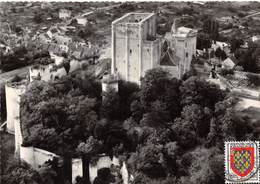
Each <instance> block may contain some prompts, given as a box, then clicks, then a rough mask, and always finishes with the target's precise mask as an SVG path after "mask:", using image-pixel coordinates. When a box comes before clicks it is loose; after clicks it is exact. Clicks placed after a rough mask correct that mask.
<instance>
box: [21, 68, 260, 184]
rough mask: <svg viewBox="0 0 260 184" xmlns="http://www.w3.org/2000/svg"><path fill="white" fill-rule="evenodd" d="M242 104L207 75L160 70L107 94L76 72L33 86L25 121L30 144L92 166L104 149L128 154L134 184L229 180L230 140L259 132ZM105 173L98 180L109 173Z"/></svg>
mask: <svg viewBox="0 0 260 184" xmlns="http://www.w3.org/2000/svg"><path fill="white" fill-rule="evenodd" d="M120 90H121V91H120ZM93 91H95V92H93ZM236 102H237V100H236V99H233V98H231V97H230V95H228V93H227V92H225V91H222V90H220V88H219V87H218V86H216V85H213V84H210V83H208V82H207V81H205V80H204V79H201V78H198V77H197V76H192V75H191V76H187V77H186V78H185V80H178V79H175V78H171V77H170V75H169V73H167V72H165V71H163V70H162V69H158V68H156V69H152V70H149V71H147V72H146V74H145V76H144V78H143V79H142V81H141V86H140V89H139V88H138V87H136V86H135V85H133V84H130V83H125V82H120V83H119V92H116V91H113V90H108V91H107V92H106V93H101V90H100V84H98V83H97V82H95V81H94V80H93V79H92V78H90V77H88V76H86V77H80V76H78V75H75V76H74V75H69V76H68V77H64V78H62V79H60V80H58V81H56V82H55V83H46V82H43V81H34V82H33V83H32V84H30V86H29V87H28V89H27V92H26V93H25V95H23V96H22V106H21V110H22V113H23V114H24V115H23V116H22V125H23V127H24V130H25V135H26V139H25V144H27V145H34V146H36V147H41V148H44V149H47V150H50V151H54V152H56V153H58V154H63V155H64V154H67V155H73V153H76V155H77V156H78V155H81V156H82V157H83V158H84V160H85V165H86V163H89V162H90V160H91V158H92V157H94V156H95V155H96V154H98V153H108V154H109V155H117V156H120V155H121V156H123V158H124V160H125V161H126V163H127V167H128V169H129V172H130V173H131V174H132V175H133V176H134V183H158V184H159V183H165V184H168V183H176V182H178V183H180V184H184V183H194V184H195V183H205V184H210V183H223V175H222V174H221V173H222V172H223V166H222V164H223V163H222V162H221V161H220V160H221V159H222V158H223V141H224V140H230V139H238V140H240V139H256V138H258V137H259V134H258V133H257V132H256V131H254V129H253V128H252V125H251V124H250V123H245V122H250V119H248V118H247V117H243V116H240V115H237V114H236V113H235V111H234V109H233V107H234V105H235V104H236ZM245 125H246V126H245ZM61 150H62V153H61ZM204 160H206V162H205V161H204ZM83 172H84V173H88V171H87V170H85V169H84V171H83ZM102 172H103V171H102ZM101 175H102V174H101ZM101 175H100V176H99V177H97V178H96V180H95V182H96V183H100V182H102V181H103V180H102V178H107V177H108V175H107V176H105V175H104V176H101ZM86 179H87V178H86V177H83V178H82V179H78V180H79V181H78V182H83V181H84V180H85V181H87V180H86ZM107 180H108V179H107Z"/></svg>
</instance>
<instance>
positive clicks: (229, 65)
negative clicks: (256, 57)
mask: <svg viewBox="0 0 260 184" xmlns="http://www.w3.org/2000/svg"><path fill="white" fill-rule="evenodd" d="M237 63H238V60H237V59H236V58H235V57H228V58H227V59H225V60H224V61H223V63H222V68H224V69H233V68H234V67H235V66H236V64H237Z"/></svg>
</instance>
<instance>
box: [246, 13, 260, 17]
mask: <svg viewBox="0 0 260 184" xmlns="http://www.w3.org/2000/svg"><path fill="white" fill-rule="evenodd" d="M258 14H260V12H256V13H253V14H250V15H247V16H245V17H243V18H249V17H253V16H255V15H258Z"/></svg>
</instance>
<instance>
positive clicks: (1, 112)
mask: <svg viewBox="0 0 260 184" xmlns="http://www.w3.org/2000/svg"><path fill="white" fill-rule="evenodd" d="M5 120H6V96H5V85H3V84H0V122H1V123H3V122H4V121H5Z"/></svg>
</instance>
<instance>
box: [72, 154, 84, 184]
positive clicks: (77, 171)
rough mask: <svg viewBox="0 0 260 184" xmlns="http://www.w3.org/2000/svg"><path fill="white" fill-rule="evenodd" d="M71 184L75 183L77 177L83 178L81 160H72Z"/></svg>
mask: <svg viewBox="0 0 260 184" xmlns="http://www.w3.org/2000/svg"><path fill="white" fill-rule="evenodd" d="M71 162H72V163H71V164H72V171H71V172H72V184H75V183H76V178H77V176H81V177H82V176H83V165H82V159H80V158H73V159H72V161H71Z"/></svg>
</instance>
